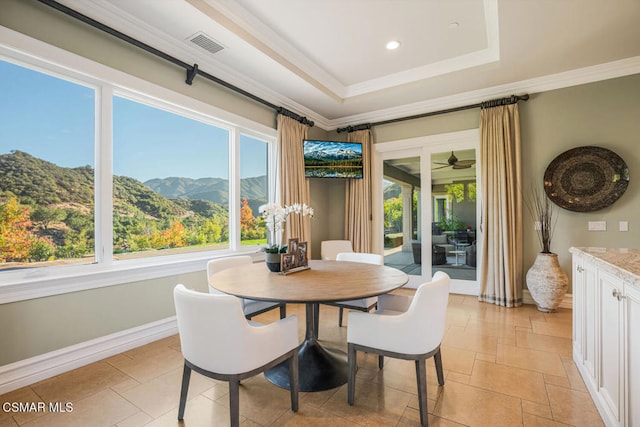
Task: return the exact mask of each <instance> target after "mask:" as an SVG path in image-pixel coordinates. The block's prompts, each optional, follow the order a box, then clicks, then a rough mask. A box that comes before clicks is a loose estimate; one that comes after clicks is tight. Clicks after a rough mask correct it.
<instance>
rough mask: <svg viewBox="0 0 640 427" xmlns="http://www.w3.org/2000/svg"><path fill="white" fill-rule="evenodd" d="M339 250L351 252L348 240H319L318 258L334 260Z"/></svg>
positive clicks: (351, 248) (351, 247)
mask: <svg viewBox="0 0 640 427" xmlns="http://www.w3.org/2000/svg"><path fill="white" fill-rule="evenodd" d="M340 252H353V246H352V245H351V241H349V240H323V241H322V242H320V258H322V259H324V260H330V261H334V260H335V259H336V256H337V255H338V254H339V253H340Z"/></svg>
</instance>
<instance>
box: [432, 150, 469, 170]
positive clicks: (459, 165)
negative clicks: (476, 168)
mask: <svg viewBox="0 0 640 427" xmlns="http://www.w3.org/2000/svg"><path fill="white" fill-rule="evenodd" d="M433 163H434V164H436V165H444V166H440V167H437V168H433V169H434V170H435V169H444V168H448V167H451V168H453V169H469V168H470V167H471V166H473V165H474V164H475V163H476V161H475V160H458V158H457V157H456V155H455V154H453V151H452V152H451V155H450V156H449V158H448V159H447V163H442V162H433Z"/></svg>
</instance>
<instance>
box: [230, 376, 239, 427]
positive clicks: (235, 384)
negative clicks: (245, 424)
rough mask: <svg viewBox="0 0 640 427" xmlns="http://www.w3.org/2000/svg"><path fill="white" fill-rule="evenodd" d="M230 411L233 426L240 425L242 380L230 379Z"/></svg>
mask: <svg viewBox="0 0 640 427" xmlns="http://www.w3.org/2000/svg"><path fill="white" fill-rule="evenodd" d="M229 411H230V412H231V427H238V426H239V425H240V381H237V380H230V381H229Z"/></svg>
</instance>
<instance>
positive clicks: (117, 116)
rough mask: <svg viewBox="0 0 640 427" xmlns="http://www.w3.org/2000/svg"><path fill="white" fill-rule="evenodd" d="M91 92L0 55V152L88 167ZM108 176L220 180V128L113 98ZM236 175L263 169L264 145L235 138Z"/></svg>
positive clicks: (223, 164) (223, 154) (223, 150)
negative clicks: (238, 160)
mask: <svg viewBox="0 0 640 427" xmlns="http://www.w3.org/2000/svg"><path fill="white" fill-rule="evenodd" d="M94 96H95V95H94V90H93V89H91V88H87V87H85V86H81V85H78V84H75V83H71V82H68V81H65V80H62V79H58V78H55V77H51V76H48V75H46V74H43V73H39V72H36V71H32V70H29V69H26V68H23V67H19V66H16V65H14V64H11V63H8V62H4V61H1V60H0V154H6V153H9V152H11V151H12V150H20V151H24V152H27V153H29V154H31V155H33V156H35V157H38V158H41V159H44V160H47V161H49V162H52V163H55V164H57V165H59V166H64V167H77V166H85V165H91V166H93V165H94V147H93V144H94V133H95V132H94V104H95V100H94ZM113 125H114V132H113V134H114V144H113V145H114V148H113V151H114V160H113V165H114V171H113V172H114V174H116V175H124V176H129V177H133V178H136V179H138V180H140V181H146V180H148V179H151V178H166V177H170V176H177V177H187V178H203V177H219V178H228V174H229V167H228V160H227V159H228V146H227V133H226V131H225V130H223V129H220V128H216V127H214V126H211V125H206V124H204V123H201V122H198V121H195V120H192V119H187V118H184V117H181V116H178V115H175V114H172V113H168V112H165V111H162V110H159V109H156V108H152V107H147V106H144V105H142V104H138V103H135V102H132V101H129V100H127V99H124V98H118V97H116V98H114V114H113ZM240 151H241V152H240V155H241V159H242V165H241V177H243V178H245V177H251V176H261V175H265V174H266V164H265V154H264V153H265V146H264V144H263V143H261V142H259V141H256V140H255V139H253V138H249V137H246V136H243V137H242V138H241V148H240Z"/></svg>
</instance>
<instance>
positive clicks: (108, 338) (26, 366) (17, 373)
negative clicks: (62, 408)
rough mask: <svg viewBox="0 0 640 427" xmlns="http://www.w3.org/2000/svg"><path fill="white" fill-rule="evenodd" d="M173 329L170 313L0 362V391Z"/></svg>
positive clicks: (92, 359) (174, 328) (5, 390)
mask: <svg viewBox="0 0 640 427" xmlns="http://www.w3.org/2000/svg"><path fill="white" fill-rule="evenodd" d="M177 333H178V325H177V323H176V318H175V316H173V317H168V318H166V319H162V320H158V321H156V322H151V323H147V324H146V325H142V326H137V327H135V328H131V329H127V330H124V331H120V332H116V333H113V334H110V335H105V336H103V337H100V338H95V339H92V340H89V341H85V342H82V343H80V344H75V345H72V346H69V347H65V348H61V349H59V350H55V351H51V352H49V353H45V354H41V355H38V356H34V357H30V358H29V359H24V360H20V361H18V362H14V363H10V364H8V365H4V366H0V395H1V394H4V393H8V392H10V391H13V390H16V389H19V388H21V387H25V386H28V385H30V384H34V383H36V382H38V381H42V380H44V379H47V378H51V377H53V376H55V375H58V374H61V373H63V372H67V371H70V370H72V369H76V368H79V367H81V366H84V365H88V364H89V363H93V362H96V361H98V360H102V359H104V358H107V357H110V356H114V355H116V354H119V353H122V352H124V351H127V350H131V349H132V348H136V347H140V346H141V345H145V344H148V343H150V342H153V341H157V340H159V339H162V338H165V337H168V336H171V335H174V334H177Z"/></svg>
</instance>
